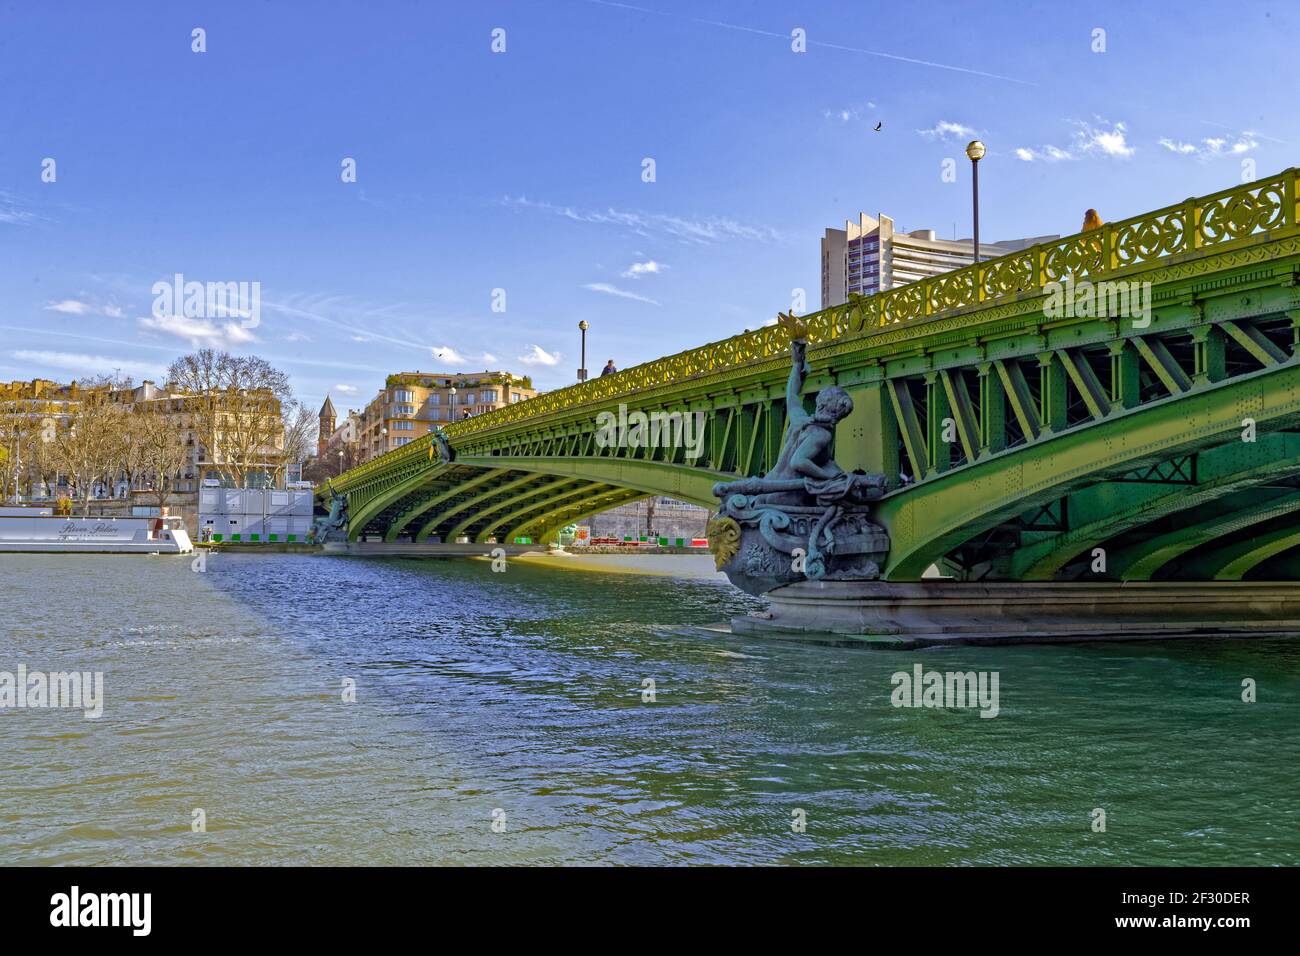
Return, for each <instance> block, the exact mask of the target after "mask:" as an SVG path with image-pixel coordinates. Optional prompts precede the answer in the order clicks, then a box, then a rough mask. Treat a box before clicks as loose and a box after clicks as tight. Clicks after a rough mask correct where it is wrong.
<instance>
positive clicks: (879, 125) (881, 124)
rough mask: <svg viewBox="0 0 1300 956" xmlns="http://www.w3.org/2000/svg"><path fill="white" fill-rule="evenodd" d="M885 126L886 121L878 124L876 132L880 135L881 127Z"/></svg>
mask: <svg viewBox="0 0 1300 956" xmlns="http://www.w3.org/2000/svg"><path fill="white" fill-rule="evenodd" d="M884 125H885V121H884V120H881V121H880V122H879V123H877V124H876V132H877V133H879V132H880V127H882V126H884Z"/></svg>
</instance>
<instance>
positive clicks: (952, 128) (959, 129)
mask: <svg viewBox="0 0 1300 956" xmlns="http://www.w3.org/2000/svg"><path fill="white" fill-rule="evenodd" d="M917 132H918V133H920V134H921V135H922V136H924V137H925V138H926V139H941V140H949V139H970V138H972V137H973V136H975V133H976V131H975V130H974V129H972V128H971V127H969V126H963V125H962V124H961V123H952V122H949V121H948V120H939V122H938V123H936V124H935V125H934V126H933V127H932V128H930V129H918V130H917Z"/></svg>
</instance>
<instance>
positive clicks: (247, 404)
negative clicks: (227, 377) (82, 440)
mask: <svg viewBox="0 0 1300 956" xmlns="http://www.w3.org/2000/svg"><path fill="white" fill-rule="evenodd" d="M90 393H100V394H101V395H104V396H106V398H107V400H108V401H110V402H113V403H115V404H118V405H120V406H123V407H124V409H125V410H126V411H127V412H128V413H131V412H136V411H140V412H145V411H148V412H158V413H161V414H164V415H166V416H168V419H169V421H170V422H171V423H172V425H173V427H174V428H175V429H176V431H177V433H178V435H179V437H180V439H181V440H182V441H183V442H184V444H185V447H186V450H187V453H186V456H185V458H186V460H185V463H184V464H183V465H182V466H181V467H180V469H179V470H178V471H177V472H176V474H175V475H173V476H172V479H173V480H172V484H171V486H170V487H171V491H172V495H173V497H172V498H171V499H170V500H169V504H168V506H169V508H170V509H171V511H172V513H173V514H181V515H184V516H185V517H186V519H187V524H188V525H190V526H191V527H192V525H193V521H192V520H191V519H193V518H194V516H195V515H196V514H197V500H198V491H199V488H200V486H201V485H202V484H203V483H204V480H205V479H207V480H208V481H220V482H221V483H223V484H231V483H232V482H231V480H230V475H231V471H232V464H233V463H234V462H235V459H238V464H237V467H236V468H235V471H237V472H238V473H239V474H240V475H241V476H243V483H244V484H246V485H249V486H253V485H267V486H270V485H276V484H281V483H283V481H284V480H285V479H291V478H292V477H293V475H292V474H291V473H290V472H291V471H292V465H293V464H294V463H293V462H289V461H287V460H286V455H285V451H284V439H285V435H284V423H283V421H282V419H281V417H280V402H279V400H278V399H277V398H276V397H275V396H274V395H272V394H271V393H270V392H269V391H266V390H255V391H254V392H253V393H252V394H249V393H241V395H240V396H239V397H238V398H237V399H233V398H232V399H231V400H230V401H227V400H225V399H224V398H223V397H222V396H216V397H215V398H213V397H211V396H209V397H204V396H197V395H190V394H186V393H182V392H174V391H172V390H170V389H169V388H167V387H166V386H163V387H159V386H158V385H157V384H156V383H154V382H152V381H148V380H146V381H144V382H142V383H141V384H140V385H138V386H130V385H128V386H123V387H118V388H112V387H110V386H106V385H99V386H93V387H86V386H82V385H79V384H78V383H77V382H72V383H70V384H62V383H59V382H52V381H48V380H45V379H34V380H32V381H29V382H22V381H19V382H8V383H3V382H0V444H3V445H5V446H6V453H5V458H6V472H5V481H4V482H3V489H4V491H5V494H6V496H9V495H15V496H18V497H21V498H23V499H26V500H33V499H35V500H48V499H52V498H58V497H62V496H65V495H69V494H70V493H71V491H72V489H71V487H70V482H69V478H68V476H67V475H65V474H62V473H61V472H60V471H59V470H58V468H57V466H56V464H55V463H54V458H53V456H52V455H50V454H48V453H47V452H46V448H47V447H48V441H49V440H51V439H48V438H47V437H46V436H47V435H50V436H53V435H57V434H59V433H61V432H62V431H63V430H65V429H67V428H69V427H70V426H71V425H72V424H73V423H74V422H75V420H76V414H77V410H78V407H79V406H80V405H81V403H82V401H83V400H84V399H85V397H86V396H87V394H90ZM205 406H211V407H208V408H206V410H205ZM232 407H234V411H233V412H232V411H231V408H232ZM205 419H207V420H211V421H214V422H216V423H218V424H217V426H215V427H214V429H212V433H213V435H214V436H215V441H214V444H215V445H216V448H215V449H213V450H209V449H208V448H207V447H206V443H205V442H204V440H203V439H202V437H201V434H202V432H203V424H202V423H203V421H204V420H205ZM124 458H125V456H124ZM10 469H12V472H11V471H10ZM156 477H157V476H155V475H152V474H146V473H139V474H130V473H129V471H128V469H127V468H126V467H118V468H115V469H114V470H113V472H112V473H111V474H110V475H108V476H107V477H106V479H104V478H101V479H99V480H96V481H95V482H94V486H93V488H92V494H91V497H92V498H93V499H95V500H97V501H102V502H105V503H107V502H115V503H116V507H115V510H114V511H111V512H110V511H109V510H105V506H104V505H100V506H97V510H98V512H99V513H100V514H110V513H118V512H120V513H122V514H131V513H133V511H132V510H131V509H137V510H139V509H144V510H148V509H149V506H148V505H147V504H142V503H140V502H143V501H146V500H147V499H149V498H150V497H152V492H151V489H152V488H153V486H154V483H155V481H156ZM136 499H139V501H136ZM123 509H125V510H123ZM154 510H156V501H155V502H154Z"/></svg>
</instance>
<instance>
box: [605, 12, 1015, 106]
mask: <svg viewBox="0 0 1300 956" xmlns="http://www.w3.org/2000/svg"><path fill="white" fill-rule="evenodd" d="M584 2H585V3H594V4H596V5H597V6H601V7H616V8H618V9H620V10H632V11H635V12H636V13H650V14H653V15H655V16H657V17H670V18H672V19H674V20H688V21H690V22H691V23H699V24H703V25H704V26H710V27H723V28H724V29H727V30H739V31H740V32H742V33H756V34H758V35H759V36H763V37H775V38H776V39H778V40H788V39H790V38H789V37H788V36H786V35H785V34H784V33H773V32H772V31H771V30H759V29H757V28H755V27H747V26H743V25H741V24H739V23H724V22H723V21H721V20H705V19H702V18H700V17H691V16H686V15H685V14H681V13H666V12H665V11H663V10H651V9H649V8H648V7H637V6H633V5H632V4H630V3H616V2H615V0H584ZM808 44H809V45H810V46H820V47H825V48H826V49H828V50H842V51H843V52H845V53H862V54H865V55H866V56H878V57H881V58H882V59H885V60H895V61H897V62H899V63H912V64H914V65H916V66H930V67H934V68H935V69H937V70H951V71H953V72H954V73H968V74H970V75H972V76H984V77H988V78H989V79H991V80H1005V81H1006V82H1008V83H1019V84H1020V85H1022V86H1037V85H1038V84H1037V83H1031V82H1029V81H1028V80H1020V79H1017V78H1016V77H1014V76H1003V75H1001V74H1000V73H985V72H984V71H983V70H972V69H970V68H969V67H965V66H953V65H952V64H950V63H935V62H933V61H931V60H918V59H916V58H915V57H910V56H899V55H897V54H895V53H882V52H881V51H879V50H864V49H862V48H861V47H854V46H842V45H841V44H839V43H826V42H824V41H822V40H809V41H808Z"/></svg>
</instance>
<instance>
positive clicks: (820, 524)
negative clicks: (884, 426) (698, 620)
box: [709, 315, 889, 595]
mask: <svg viewBox="0 0 1300 956" xmlns="http://www.w3.org/2000/svg"><path fill="white" fill-rule="evenodd" d="M780 320H781V323H782V324H783V325H785V326H786V327H787V328H789V329H790V333H791V342H790V351H791V354H792V358H793V362H792V366H791V369H790V378H789V379H788V381H787V383H786V419H787V428H786V433H785V440H784V442H783V443H782V445H781V453H780V455H779V457H778V459H777V463H776V466H775V467H774V468H773V469H772V470H771V471H770V472H768V473H767V474H766V475H763V476H761V477H758V478H742V479H740V480H739V481H731V482H719V483H718V484H716V485H714V486H713V493H714V494H715V495H717V496H718V497H719V498H720V499H721V505H720V506H719V508H718V514H717V517H715V518H714V519H713V521H711V522H710V524H709V549H710V550H711V551H712V552H713V556H714V560H715V562H716V564H717V568H718V570H719V571H723V572H725V573H726V575H727V577H728V578H729V579H730V580H731V583H732V584H734V585H736V587H738V588H740V589H741V590H743V591H746V592H748V593H750V594H756V595H757V594H764V593H766V592H767V591H771V590H772V589H774V588H778V587H781V586H783V585H786V584H793V583H795V582H797V581H804V580H813V581H823V580H824V581H873V580H876V579H877V578H879V577H880V566H881V564H882V563H883V561H884V559H885V557H886V556H887V555H888V553H889V535H888V534H887V533H886V532H885V530H884V529H883V528H882V527H880V526H879V525H877V524H875V523H874V522H872V520H871V502H873V501H876V500H878V499H879V498H880V497H881V496H882V495H883V494H884V493H885V476H884V475H871V474H865V473H864V472H861V471H854V472H846V471H845V470H844V469H843V468H841V467H840V466H839V464H838V463H837V462H836V461H835V458H834V456H833V454H832V449H833V447H834V438H835V426H836V425H837V424H838V423H839V422H840V420H841V419H843V418H844V417H845V416H846V415H848V414H849V413H850V412H851V411H853V400H852V399H851V398H850V397H849V395H848V393H847V392H845V391H844V389H842V388H840V387H839V386H836V385H832V386H830V387H828V388H824V389H822V390H821V391H820V392H818V393H817V395H816V400H815V408H814V410H813V412H812V413H809V412H808V411H807V410H805V408H804V406H803V398H802V392H803V385H804V381H805V379H806V377H807V375H808V373H809V371H810V369H809V366H808V361H807V350H808V343H807V341H806V340H805V339H804V338H803V337H802V334H803V332H804V329H803V328H802V324H801V323H800V322H799V320H798V319H795V318H793V317H791V316H786V315H782V316H780Z"/></svg>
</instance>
